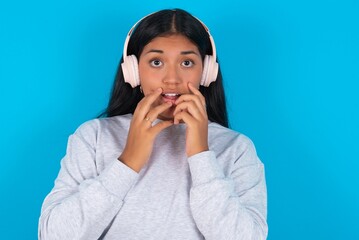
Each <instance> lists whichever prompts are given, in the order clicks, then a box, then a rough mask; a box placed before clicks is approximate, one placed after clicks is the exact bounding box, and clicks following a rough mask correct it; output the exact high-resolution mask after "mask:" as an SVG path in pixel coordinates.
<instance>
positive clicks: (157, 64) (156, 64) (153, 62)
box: [150, 59, 162, 67]
mask: <svg viewBox="0 0 359 240" xmlns="http://www.w3.org/2000/svg"><path fill="white" fill-rule="evenodd" d="M150 64H151V66H152V67H160V66H162V62H161V61H160V60H158V59H155V60H152V61H150Z"/></svg>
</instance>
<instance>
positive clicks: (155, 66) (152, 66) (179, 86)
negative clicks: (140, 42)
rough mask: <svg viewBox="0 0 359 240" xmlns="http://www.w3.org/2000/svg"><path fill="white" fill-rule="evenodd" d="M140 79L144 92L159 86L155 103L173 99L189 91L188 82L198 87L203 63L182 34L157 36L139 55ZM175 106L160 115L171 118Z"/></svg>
mask: <svg viewBox="0 0 359 240" xmlns="http://www.w3.org/2000/svg"><path fill="white" fill-rule="evenodd" d="M138 65H139V73H140V82H141V86H142V90H143V93H144V95H145V96H146V95H148V94H149V93H151V92H154V91H155V90H156V89H158V88H162V89H163V92H162V96H161V97H160V98H159V99H157V101H156V102H155V105H159V104H161V103H164V102H172V103H174V102H175V101H176V99H177V98H178V97H179V96H180V95H182V94H189V93H190V91H189V89H188V83H192V84H193V85H194V86H196V87H197V88H198V87H199V84H200V81H201V77H202V71H203V64H202V58H201V55H200V53H199V50H198V47H197V46H196V45H195V44H194V43H193V42H191V41H190V40H189V39H188V38H187V37H185V36H183V35H179V34H176V35H169V36H164V37H156V38H154V39H153V40H152V41H151V42H149V43H148V44H147V45H146V46H145V47H144V49H143V51H142V54H141V55H140V58H139V64H138ZM174 109H175V106H172V107H171V108H170V109H169V110H167V111H165V112H163V113H162V114H161V115H160V116H159V118H160V119H163V120H166V119H172V118H173V111H174Z"/></svg>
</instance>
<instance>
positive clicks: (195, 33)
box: [100, 9, 228, 127]
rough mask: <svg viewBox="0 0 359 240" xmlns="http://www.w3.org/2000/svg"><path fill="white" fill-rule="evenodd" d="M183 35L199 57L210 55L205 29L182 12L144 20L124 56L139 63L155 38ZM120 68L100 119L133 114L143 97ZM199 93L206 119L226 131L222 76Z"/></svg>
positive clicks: (173, 12) (175, 11) (193, 18)
mask: <svg viewBox="0 0 359 240" xmlns="http://www.w3.org/2000/svg"><path fill="white" fill-rule="evenodd" d="M171 34H182V35H184V36H186V37H187V38H188V39H190V40H191V41H192V42H193V43H194V44H196V45H197V46H198V50H199V52H200V54H201V56H202V60H203V59H204V57H205V55H212V46H211V43H210V40H209V35H208V33H207V31H206V29H205V28H204V26H203V25H202V24H201V23H200V22H199V21H198V20H197V19H196V18H195V17H193V16H192V15H191V14H189V13H188V12H186V11H184V10H181V9H174V10H162V11H159V12H156V13H154V14H151V15H149V16H148V17H146V18H144V19H143V20H142V21H141V22H140V23H139V24H138V25H137V26H136V28H135V29H134V31H133V33H132V35H131V38H130V41H129V43H128V48H127V54H128V55H132V54H133V55H135V56H136V57H137V59H139V57H140V55H141V53H142V50H143V48H144V47H145V46H146V45H147V44H148V43H149V42H150V41H151V40H152V39H154V38H156V37H158V36H167V35H171ZM122 62H123V58H121V61H120V64H119V66H118V70H117V73H116V77H115V82H114V85H113V88H112V93H111V97H110V100H109V103H108V106H107V108H106V110H105V112H103V113H102V114H101V115H100V117H112V116H118V115H124V114H129V113H132V114H133V112H134V111H135V109H136V106H137V104H138V102H139V101H140V100H141V99H142V98H143V97H144V95H143V94H142V93H141V91H140V88H139V86H138V87H135V88H132V87H131V85H130V84H128V83H125V81H124V78H123V73H122V68H121V63H122ZM199 90H200V92H201V93H202V95H203V96H204V97H205V99H206V104H207V114H208V119H209V120H210V121H212V122H216V123H218V124H220V125H222V126H224V127H228V117H227V108H226V102H225V95H224V89H223V84H222V73H221V70H220V69H219V71H218V76H217V80H216V81H215V82H213V83H211V84H210V85H209V87H203V86H200V89H199Z"/></svg>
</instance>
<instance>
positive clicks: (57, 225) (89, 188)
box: [38, 126, 138, 240]
mask: <svg viewBox="0 0 359 240" xmlns="http://www.w3.org/2000/svg"><path fill="white" fill-rule="evenodd" d="M88 128H89V127H88V126H87V127H86V126H85V127H82V128H81V129H80V130H78V131H76V133H75V134H73V135H71V136H70V138H69V142H68V146H67V152H66V155H65V157H64V158H63V159H62V161H61V169H60V172H59V175H58V177H57V179H56V180H55V186H54V188H53V189H52V191H51V192H50V193H49V195H48V196H47V197H46V198H45V200H44V203H43V205H42V209H41V216H40V219H39V232H38V234H39V235H38V238H39V239H42V240H46V239H98V238H100V237H101V235H102V234H103V233H105V232H106V229H107V228H108V227H109V226H110V224H111V222H112V221H113V219H114V217H115V216H116V214H117V213H118V212H119V211H120V209H121V207H122V205H123V199H124V198H125V196H126V194H127V192H128V191H129V190H130V188H131V187H132V185H133V184H134V182H135V181H136V180H137V177H138V175H137V173H135V172H134V171H133V170H131V169H130V168H128V167H127V166H125V165H124V164H123V163H121V162H120V161H118V160H117V159H114V160H113V162H111V163H110V164H109V165H108V166H107V167H106V168H105V169H104V170H103V171H102V172H101V173H97V170H96V162H95V156H96V150H95V149H96V148H95V142H96V139H95V138H96V136H95V134H96V133H95V131H89V130H88ZM99 220H100V221H99Z"/></svg>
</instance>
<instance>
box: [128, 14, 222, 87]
mask: <svg viewBox="0 0 359 240" xmlns="http://www.w3.org/2000/svg"><path fill="white" fill-rule="evenodd" d="M152 14H153V13H151V14H149V15H147V16H145V17H143V18H141V19H140V20H139V21H137V22H136V23H135V25H133V27H132V28H131V29H130V31H129V32H128V34H127V37H126V41H125V44H124V47H123V63H122V64H121V68H122V72H123V77H124V80H125V82H127V83H129V84H130V85H131V86H132V88H135V87H136V86H138V85H140V75H139V71H138V61H137V58H136V56H135V55H129V56H127V47H128V42H129V41H130V38H131V34H132V31H133V30H134V29H135V27H136V26H137V24H138V23H140V22H141V21H142V20H143V19H145V18H146V17H148V16H150V15H152ZM197 20H198V21H199V22H200V23H201V24H202V26H203V27H204V28H205V29H206V31H207V33H208V36H209V40H210V42H211V45H212V52H213V54H212V55H206V56H205V58H204V61H203V73H202V79H201V82H200V84H201V85H202V86H205V87H208V86H209V84H211V83H212V82H215V81H216V79H217V75H218V63H217V62H216V58H217V55H216V46H215V44H214V40H213V38H212V36H211V34H210V32H209V29H208V27H207V26H206V25H205V24H204V23H203V22H202V21H201V20H199V19H198V18H197Z"/></svg>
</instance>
